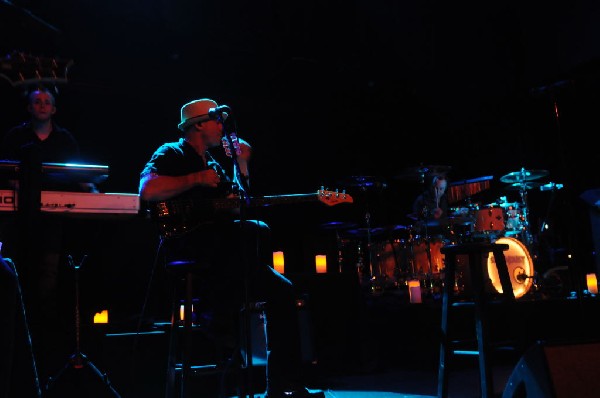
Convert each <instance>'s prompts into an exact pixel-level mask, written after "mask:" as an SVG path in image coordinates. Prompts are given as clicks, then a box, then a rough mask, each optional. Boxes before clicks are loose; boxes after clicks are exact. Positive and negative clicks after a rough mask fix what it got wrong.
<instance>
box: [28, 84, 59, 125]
mask: <svg viewBox="0 0 600 398" xmlns="http://www.w3.org/2000/svg"><path fill="white" fill-rule="evenodd" d="M28 109H29V113H30V114H31V116H32V117H33V118H34V119H35V120H38V121H41V122H42V121H47V120H50V119H51V118H52V115H54V113H55V112H56V107H55V106H54V98H52V96H51V95H50V94H49V93H46V92H43V91H36V92H34V93H32V94H31V97H30V101H29V107H28Z"/></svg>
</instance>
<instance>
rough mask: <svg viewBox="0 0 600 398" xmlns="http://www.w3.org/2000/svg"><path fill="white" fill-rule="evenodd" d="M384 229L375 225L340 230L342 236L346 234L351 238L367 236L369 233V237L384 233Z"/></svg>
mask: <svg viewBox="0 0 600 398" xmlns="http://www.w3.org/2000/svg"><path fill="white" fill-rule="evenodd" d="M385 232H386V229H385V228H383V227H375V228H355V229H347V230H345V231H342V234H343V235H344V236H348V237H351V238H367V237H368V236H369V235H370V236H371V237H374V236H381V235H384V234H385Z"/></svg>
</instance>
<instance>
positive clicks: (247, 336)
mask: <svg viewBox="0 0 600 398" xmlns="http://www.w3.org/2000/svg"><path fill="white" fill-rule="evenodd" d="M228 111H229V117H231V110H228ZM218 120H219V121H221V123H222V124H223V130H224V131H223V134H224V137H225V138H226V140H227V143H228V144H229V148H230V152H231V159H232V163H233V179H234V182H236V183H237V184H239V189H238V194H239V195H240V228H241V229H242V232H241V233H240V242H241V248H242V254H243V257H244V311H243V323H244V324H243V330H244V333H243V336H242V338H243V339H244V340H245V344H246V350H245V360H246V377H245V382H246V386H245V387H246V388H245V392H246V394H247V396H248V397H254V391H253V383H252V372H253V363H252V338H251V333H250V327H251V317H250V262H249V261H248V256H247V253H248V248H247V247H246V246H247V242H246V239H244V238H245V233H244V231H243V230H244V228H246V227H245V221H246V212H247V208H248V206H249V205H250V195H249V192H250V191H249V187H248V183H247V181H246V179H245V178H244V176H243V175H242V171H241V168H240V164H239V162H238V153H237V148H236V146H235V144H236V141H237V136H236V133H235V131H232V132H228V131H227V130H226V127H225V126H226V124H225V120H223V117H222V114H219V115H218Z"/></svg>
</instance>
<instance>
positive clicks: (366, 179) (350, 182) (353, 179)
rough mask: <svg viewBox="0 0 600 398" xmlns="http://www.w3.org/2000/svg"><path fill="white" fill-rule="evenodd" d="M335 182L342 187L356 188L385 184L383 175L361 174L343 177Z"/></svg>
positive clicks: (381, 186) (384, 185)
mask: <svg viewBox="0 0 600 398" xmlns="http://www.w3.org/2000/svg"><path fill="white" fill-rule="evenodd" d="M337 184H338V185H341V186H343V187H358V188H385V187H386V186H387V185H386V182H385V179H384V178H383V177H375V176H361V175H359V176H349V177H344V178H342V179H341V180H339V181H338V182H337Z"/></svg>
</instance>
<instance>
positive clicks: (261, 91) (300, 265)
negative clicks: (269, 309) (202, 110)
mask: <svg viewBox="0 0 600 398" xmlns="http://www.w3.org/2000/svg"><path fill="white" fill-rule="evenodd" d="M599 11H600V4H597V3H596V2H594V1H591V0H586V1H569V2H567V1H528V2H519V1H504V2H501V3H493V4H489V3H485V2H483V3H482V2H475V1H467V2H459V3H456V2H454V3H448V2H441V1H431V0H430V1H403V2H393V1H379V0H378V1H372V0H371V1H354V2H342V1H303V2H296V1H286V2H278V1H263V2H251V3H249V2H242V1H232V0H229V1H218V2H216V1H214V2H210V1H154V2H151V1H144V2H142V1H129V2H121V1H114V0H108V1H104V2H101V3H98V2H91V1H69V0H67V1H58V2H51V3H49V2H41V3H40V2H34V1H22V0H21V1H13V2H2V3H0V34H1V37H2V41H1V43H0V51H2V52H3V53H4V54H6V55H7V56H8V55H9V54H11V53H13V52H14V51H18V52H24V53H26V54H31V55H35V56H41V57H50V58H58V59H63V60H73V65H72V66H71V67H70V68H69V69H68V73H67V76H68V83H64V84H59V85H58V89H59V95H58V96H57V101H58V113H57V115H56V120H57V122H58V123H59V124H61V125H63V126H64V127H67V128H68V129H70V130H71V131H72V132H73V133H74V134H75V135H76V137H77V138H78V140H79V141H80V143H81V146H82V149H83V153H84V155H85V159H86V160H87V161H88V163H95V164H105V165H108V166H109V167H110V175H109V178H108V180H107V181H106V182H104V183H103V184H102V185H101V186H100V188H101V190H102V191H103V192H128V193H129V192H137V185H138V176H139V172H140V171H141V169H142V167H143V166H144V164H145V162H146V161H147V159H148V158H149V157H150V155H151V154H152V152H153V151H154V149H156V147H157V146H158V145H159V144H161V143H162V142H164V141H169V140H175V139H177V138H178V137H179V134H178V130H177V124H178V123H179V117H180V114H179V110H180V107H181V105H182V104H184V103H186V102H188V101H190V100H192V99H197V98H203V97H209V98H213V99H215V100H216V101H217V102H219V103H220V104H227V105H229V106H230V107H231V108H232V110H233V112H232V116H233V117H234V118H235V121H236V122H237V126H236V130H237V132H238V135H239V136H242V137H244V138H246V139H247V140H248V141H250V142H251V143H252V145H253V147H254V154H255V157H254V160H253V163H252V166H251V167H252V174H253V185H252V189H253V193H254V194H255V195H272V194H287V193H306V192H316V190H317V189H319V188H320V187H321V186H323V187H325V188H326V189H331V190H335V189H340V190H341V189H346V190H347V192H349V193H351V194H352V196H353V198H354V205H352V206H346V205H339V206H336V207H325V206H319V204H318V203H314V204H309V203H307V204H298V205H290V206H287V205H286V206H282V207H273V208H269V209H262V210H261V211H260V212H259V213H258V214H259V215H260V216H262V217H263V218H265V219H266V220H267V221H269V222H270V223H271V225H272V227H273V229H274V232H275V238H276V246H277V248H279V249H282V250H284V251H286V262H287V264H288V266H290V267H292V269H294V270H296V271H302V270H308V269H311V267H312V263H311V261H312V259H313V258H314V257H313V256H314V254H316V253H318V252H321V251H328V252H329V251H331V250H333V249H332V246H335V238H334V237H333V235H334V232H333V231H331V230H322V229H320V228H318V227H319V226H320V225H321V224H323V223H328V222H331V221H344V222H353V223H356V224H358V225H361V226H364V224H365V216H366V214H369V215H370V216H371V226H376V227H378V226H395V225H405V224H407V223H409V222H410V221H409V220H408V219H407V217H406V215H407V214H408V213H409V212H410V211H411V209H410V205H411V203H412V200H413V198H414V196H415V195H416V194H418V193H419V192H420V191H421V190H422V186H421V185H420V184H419V182H418V181H417V180H415V179H410V178H409V179H406V178H399V176H404V175H405V174H404V172H405V171H406V169H411V168H414V167H415V166H419V165H446V166H450V167H451V170H450V172H449V177H450V179H451V181H452V180H454V181H458V180H462V179H472V178H478V177H482V176H493V180H492V182H491V187H490V188H489V189H487V190H485V191H484V192H482V193H480V194H478V195H476V196H474V197H473V198H472V200H473V201H474V202H477V203H481V204H488V203H492V202H494V201H495V200H496V199H498V198H499V197H500V196H507V197H508V200H509V201H518V200H519V196H518V191H507V190H505V186H506V184H504V183H502V182H500V177H502V176H503V175H505V174H507V173H510V172H514V171H519V170H520V169H521V167H524V168H526V169H533V170H547V171H548V176H546V177H543V178H542V179H540V180H538V181H539V182H542V183H547V182H556V183H561V184H564V189H562V190H560V191H558V192H557V193H556V197H552V196H551V193H550V192H540V191H539V190H537V189H536V190H531V191H529V194H528V196H529V204H530V208H531V209H530V210H531V211H530V214H531V219H530V221H531V223H532V226H533V228H535V229H537V228H539V226H540V225H541V221H542V220H544V219H545V220H549V221H550V224H551V226H555V228H554V229H553V230H552V232H549V233H548V237H547V238H546V239H547V240H548V241H549V244H550V246H551V247H552V248H553V249H556V250H557V251H560V250H561V249H562V248H567V251H571V250H572V251H574V252H575V253H577V254H576V259H579V260H580V261H578V262H577V266H578V268H579V270H581V271H582V272H583V271H588V270H592V269H593V267H594V265H593V249H592V236H591V232H590V225H589V224H590V222H589V214H588V210H589V209H588V206H587V205H586V204H585V203H584V202H583V201H582V200H581V199H580V197H579V196H580V195H581V194H582V193H583V192H584V191H586V190H588V189H596V188H598V187H599V186H600V181H599V180H600V177H599V173H598V172H597V159H598V149H597V148H598V146H597V145H596V141H597V138H596V134H595V133H596V131H597V130H598V127H599V126H598V124H599V123H598V118H597V115H598V105H600V104H599V102H600V98H599V96H598V87H599V86H600V81H599V80H600V79H599V78H600V64H599V62H600V60H599V56H600V46H599V44H598V43H599V41H598V38H599V37H600V36H599V35H600V25H598V23H597V21H598V17H599ZM5 61H6V59H5ZM0 72H2V71H0ZM7 74H8V73H7V72H6V71H4V75H7ZM9 80H10V79H9ZM555 105H556V106H557V108H558V111H559V116H560V117H559V118H557V117H556V114H555V112H554V110H555ZM0 109H2V112H1V117H0V128H1V130H2V131H5V130H6V129H8V128H9V127H12V126H13V125H15V124H17V123H19V122H20V121H22V120H24V119H25V118H26V117H27V115H26V113H25V101H24V98H23V96H22V87H15V86H12V85H11V84H10V82H9V81H8V80H5V79H0ZM353 176H372V177H377V179H378V181H384V185H380V186H379V187H378V188H376V189H372V188H369V189H367V190H363V189H362V187H357V186H356V185H355V184H353V183H352V181H354V179H353V178H351V177H353ZM457 205H458V206H460V205H461V204H457ZM138 223H139V224H142V225H140V226H139V228H138ZM109 226H110V228H109V227H107V226H101V227H98V228H99V229H97V230H94V233H93V234H91V235H90V236H94V239H95V240H94V242H97V241H103V242H111V245H109V246H103V247H102V248H101V249H95V250H99V251H100V252H101V253H103V254H102V256H101V259H102V260H101V261H100V260H97V261H100V262H102V263H103V267H102V268H103V269H111V270H112V269H113V268H118V269H119V271H118V272H120V273H122V272H124V271H123V270H122V268H121V266H124V267H126V268H127V269H129V270H132V274H134V273H135V275H136V276H137V278H136V279H135V280H136V282H138V284H139V286H140V289H139V290H140V292H137V293H136V294H137V297H141V296H143V294H142V293H141V292H142V291H143V290H144V289H143V286H145V283H146V278H147V276H148V275H149V274H150V269H152V261H153V255H154V247H153V245H154V243H155V241H154V239H153V236H154V235H153V234H151V233H148V231H149V230H148V229H147V228H146V224H145V222H144V221H140V220H136V221H135V224H126V227H125V228H122V227H118V226H117V227H115V228H116V229H113V228H112V227H113V226H112V224H111V225H109ZM127 228H131V229H132V231H131V233H128V231H129V230H128V229H127ZM142 230H143V232H142V233H139V232H140V231H142ZM136 231H138V232H136ZM150 231H151V230H150ZM298 232H300V233H298ZM121 235H123V237H122V239H120V237H121ZM80 238H81V237H80ZM149 243H150V244H149ZM115 263H116V264H118V266H117V265H115ZM125 263H126V264H125ZM107 264H112V265H113V266H112V267H108V266H107ZM111 272H113V271H111ZM110 275H115V274H113V273H111V274H109V277H108V278H107V283H109V284H110V283H113V284H115V283H116V284H117V286H116V289H115V291H118V288H119V284H120V283H123V284H125V283H129V282H131V280H127V279H128V276H127V275H121V276H123V279H119V282H116V281H115V280H114V279H113V280H112V281H111V279H112V277H110ZM117 275H118V274H117ZM140 275H142V276H140ZM124 279H125V280H124ZM121 281H123V282H121Z"/></svg>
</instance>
